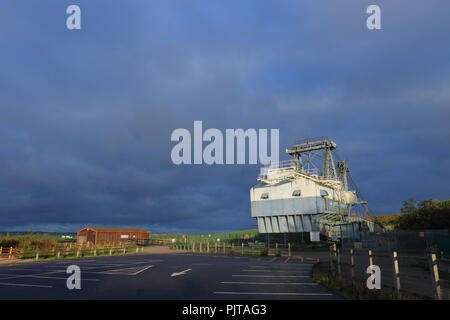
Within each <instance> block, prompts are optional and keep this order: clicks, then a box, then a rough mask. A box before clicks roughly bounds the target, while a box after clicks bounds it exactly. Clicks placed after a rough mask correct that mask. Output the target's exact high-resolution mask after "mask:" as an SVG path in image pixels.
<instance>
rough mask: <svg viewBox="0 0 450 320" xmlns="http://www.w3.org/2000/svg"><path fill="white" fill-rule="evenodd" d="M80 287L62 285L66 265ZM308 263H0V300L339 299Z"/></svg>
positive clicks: (131, 259) (159, 258)
mask: <svg viewBox="0 0 450 320" xmlns="http://www.w3.org/2000/svg"><path fill="white" fill-rule="evenodd" d="M70 265H77V266H79V267H80V269H81V289H79V290H78V289H72V290H69V289H68V288H67V285H66V282H67V278H68V277H69V276H70V274H68V273H66V270H67V267H68V266H70ZM312 266H313V263H312V262H306V261H305V262H301V261H300V260H298V259H287V258H284V257H276V258H274V257H246V256H205V255H193V254H186V253H184V254H133V255H121V256H103V257H89V258H80V259H61V260H48V261H41V262H32V263H19V264H10V265H2V266H0V299H180V300H191V299H194V300H195V299H205V300H212V299H220V300H231V299H239V300H243V299H257V300H261V299H282V300H286V299H339V297H338V296H336V295H334V294H332V293H331V292H329V291H328V290H327V289H326V288H324V287H322V286H320V285H318V284H316V283H313V282H312V279H311V269H312Z"/></svg>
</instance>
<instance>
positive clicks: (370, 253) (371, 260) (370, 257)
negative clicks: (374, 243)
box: [369, 250, 373, 266]
mask: <svg viewBox="0 0 450 320" xmlns="http://www.w3.org/2000/svg"><path fill="white" fill-rule="evenodd" d="M369 266H373V255H372V250H369Z"/></svg>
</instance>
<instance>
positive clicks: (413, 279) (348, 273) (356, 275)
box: [330, 245, 450, 300]
mask: <svg viewBox="0 0 450 320" xmlns="http://www.w3.org/2000/svg"><path fill="white" fill-rule="evenodd" d="M370 265H376V266H379V267H380V271H381V285H382V289H387V290H391V291H393V292H394V293H395V294H396V295H397V296H398V297H399V298H402V297H403V298H405V297H406V298H408V299H411V298H412V299H414V298H417V299H423V298H430V299H439V300H441V299H445V300H447V299H450V259H446V258H444V257H443V256H441V254H437V253H434V252H427V251H424V252H422V254H413V253H406V252H403V253H401V252H398V251H395V250H393V251H390V252H387V251H374V250H366V249H349V250H344V251H342V250H341V249H339V248H337V246H333V245H332V246H330V271H331V273H332V274H333V275H335V276H336V277H338V278H341V279H347V280H352V281H362V282H366V281H367V279H368V277H369V276H370V271H368V269H367V268H368V267H369V266H370Z"/></svg>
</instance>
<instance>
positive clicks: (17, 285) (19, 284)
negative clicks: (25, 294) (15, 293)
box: [0, 282, 53, 288]
mask: <svg viewBox="0 0 450 320" xmlns="http://www.w3.org/2000/svg"><path fill="white" fill-rule="evenodd" d="M0 286H15V287H36V288H53V287H52V286H42V285H37V284H25V283H6V282H5V283H0Z"/></svg>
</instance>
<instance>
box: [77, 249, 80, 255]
mask: <svg viewBox="0 0 450 320" xmlns="http://www.w3.org/2000/svg"><path fill="white" fill-rule="evenodd" d="M79 256H80V249H77V257H79Z"/></svg>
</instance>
